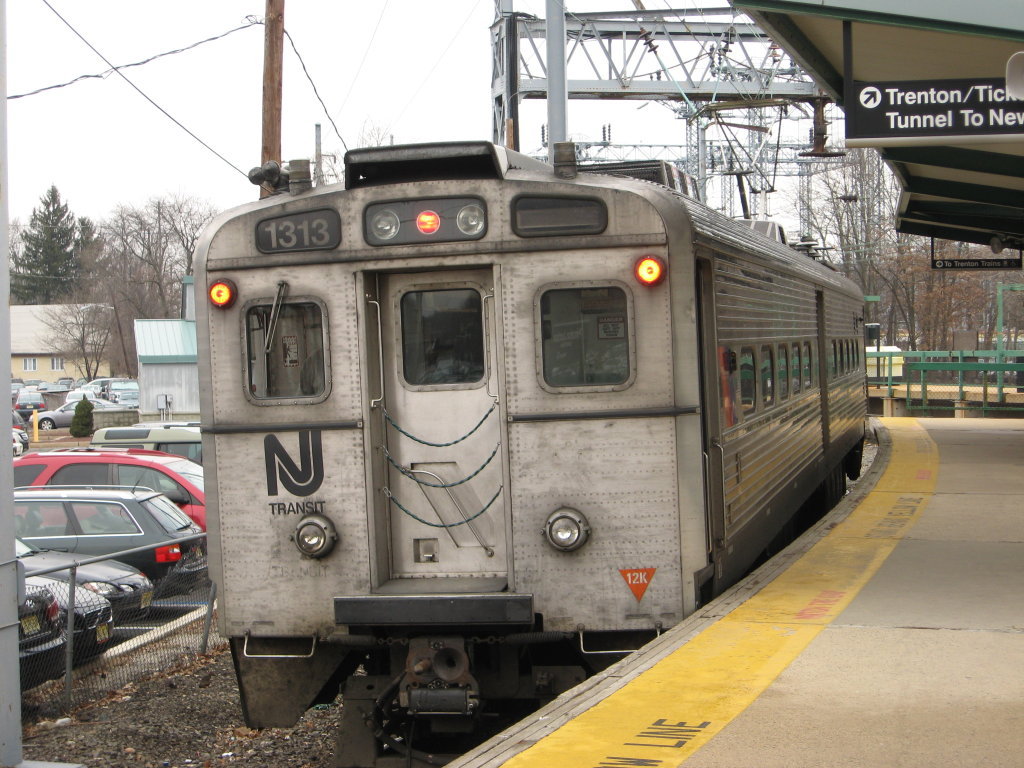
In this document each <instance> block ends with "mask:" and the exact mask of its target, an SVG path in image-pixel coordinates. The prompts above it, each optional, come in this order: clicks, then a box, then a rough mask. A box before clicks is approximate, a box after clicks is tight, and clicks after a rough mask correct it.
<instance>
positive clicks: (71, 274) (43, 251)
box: [11, 186, 96, 304]
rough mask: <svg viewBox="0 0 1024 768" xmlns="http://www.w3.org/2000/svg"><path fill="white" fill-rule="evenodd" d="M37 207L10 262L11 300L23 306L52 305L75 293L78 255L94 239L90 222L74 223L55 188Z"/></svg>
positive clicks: (94, 234) (86, 220)
mask: <svg viewBox="0 0 1024 768" xmlns="http://www.w3.org/2000/svg"><path fill="white" fill-rule="evenodd" d="M40 203H41V207H40V208H33V209H32V218H31V220H30V222H29V225H28V228H27V229H26V230H25V231H24V232H22V234H21V242H22V249H21V253H18V254H15V255H14V258H13V264H12V267H13V268H12V270H11V296H12V299H14V301H16V302H18V303H22V304H55V303H57V301H58V300H59V299H61V298H63V297H66V296H68V295H69V294H70V293H71V292H72V291H74V289H75V287H76V285H77V281H78V277H79V274H80V272H81V265H80V263H79V259H78V255H79V253H80V252H81V250H82V249H83V248H88V247H90V246H91V245H92V244H93V241H94V240H95V239H96V232H95V227H94V226H93V224H92V222H90V221H89V220H88V219H80V220H79V221H76V220H75V217H74V215H72V213H71V212H70V211H69V210H68V206H67V205H66V204H65V203H63V202H62V201H61V199H60V192H58V191H57V188H56V187H53V186H51V187H50V189H49V190H48V191H47V193H46V194H45V195H43V197H42V198H40Z"/></svg>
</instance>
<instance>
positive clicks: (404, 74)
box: [7, 0, 693, 223]
mask: <svg viewBox="0 0 1024 768" xmlns="http://www.w3.org/2000/svg"><path fill="white" fill-rule="evenodd" d="M47 3H48V4H49V5H48V4H47ZM659 5H660V6H661V7H668V4H667V3H665V2H664V0H660V2H653V1H652V0H649V2H648V3H647V7H648V8H655V7H659ZM680 5H682V6H683V7H688V6H691V5H693V3H692V2H685V3H673V5H672V7H680ZM51 6H52V8H53V9H54V10H56V11H57V13H59V14H60V16H62V17H63V19H64V20H66V22H67V24H65V22H64V21H62V20H61V18H58V16H57V14H56V13H54V10H51ZM566 6H567V8H568V9H569V10H570V11H599V10H621V9H626V8H631V7H632V3H631V2H630V0H611V1H608V0H587V1H586V2H572V1H571V0H570V1H569V2H567V3H566ZM515 9H516V10H517V11H523V12H527V13H533V14H535V15H537V16H540V17H543V16H544V15H545V2H544V0H516V4H515ZM265 11H266V5H265V0H201V1H200V0H177V1H176V2H173V3H171V2H159V1H157V0H145V1H142V0H47V2H44V1H43V0H15V2H8V3H7V74H8V82H7V93H8V102H7V115H8V157H9V185H10V186H9V191H10V195H9V217H10V219H11V220H12V221H13V220H15V219H18V220H20V221H21V222H22V223H27V221H28V219H29V216H30V214H31V211H32V209H33V208H34V207H37V206H38V204H39V199H40V197H41V196H42V195H43V194H44V193H45V192H46V190H47V189H48V188H49V187H50V185H51V184H52V185H56V187H57V188H58V190H60V193H61V195H62V197H63V199H64V200H65V202H67V203H68V205H69V207H70V208H71V210H72V212H74V213H75V214H76V215H78V216H88V217H90V218H92V219H94V220H98V219H102V218H105V217H107V216H109V215H110V214H111V213H112V212H113V210H114V208H115V207H116V206H118V205H123V204H127V205H142V204H144V203H145V202H146V201H147V200H149V199H151V198H154V197H162V196H171V195H183V196H190V197H196V198H199V199H201V200H206V201H208V202H210V203H211V204H213V205H214V206H215V207H216V208H219V209H222V208H228V207H231V206H234V205H238V204H241V203H245V202H248V201H250V200H252V199H255V198H256V197H257V191H256V188H255V187H253V186H252V185H251V184H250V183H249V181H248V179H247V178H246V177H245V173H246V172H248V170H249V169H250V168H252V167H253V166H256V165H259V162H260V144H261V108H262V77H263V42H264V27H263V26H262V25H260V24H251V25H250V22H248V21H247V17H252V18H255V19H259V20H262V18H263V15H264V13H265ZM493 20H494V3H493V0H443V2H427V1H426V0H360V2H355V1H354V0H336V1H332V2H323V1H322V0H317V1H316V2H314V1H313V0H287V2H286V3H285V28H286V30H287V31H288V34H289V35H290V36H291V40H292V41H293V42H294V44H295V48H296V49H297V50H298V54H299V56H301V58H302V60H303V61H304V62H305V66H306V69H307V70H308V72H309V79H307V76H306V74H305V73H304V72H303V69H302V66H301V64H300V62H299V58H298V56H297V55H296V52H295V50H293V49H292V46H291V44H290V43H289V42H288V40H287V39H286V41H285V55H284V89H283V90H284V107H283V113H284V114H283V120H282V154H283V156H284V158H283V159H285V160H288V159H291V158H298V157H310V158H311V157H312V155H313V152H314V146H315V142H314V137H315V127H314V126H315V124H316V123H320V124H321V126H322V128H321V130H322V137H323V139H322V143H323V148H324V151H325V152H328V153H337V154H341V153H343V152H344V149H343V146H342V139H343V140H344V142H345V143H346V144H347V145H348V147H349V148H354V147H357V146H360V136H361V135H362V134H363V133H364V131H365V129H366V127H371V128H373V129H375V130H377V131H384V132H386V134H387V135H391V136H393V137H394V141H395V143H409V142H419V141H443V140H457V139H474V140H481V139H482V140H490V138H491V96H490V84H491V48H490V45H491V44H490V32H489V29H490V26H491V24H492V22H493ZM69 25H70V26H69ZM72 27H73V29H74V31H72V29H71V28H72ZM238 27H245V28H243V29H241V30H239V31H235V32H231V33H230V34H226V33H228V32H230V30H233V29H236V28H238ZM76 33H77V34H76ZM225 34H226V36H224V37H221V38H220V39H217V40H214V41H212V42H207V43H204V44H202V45H199V46H198V47H196V48H194V49H191V50H187V51H184V52H182V53H177V54H174V55H167V56H162V57H160V58H157V59H155V60H154V61H151V62H149V63H146V64H143V65H140V66H135V67H130V68H127V69H125V70H123V71H124V74H125V75H126V76H127V77H128V78H129V79H130V80H131V81H132V82H133V83H134V84H135V85H136V86H137V87H138V89H139V90H140V91H142V92H143V93H144V94H145V97H144V96H143V95H141V94H140V93H139V92H138V91H137V90H135V89H134V88H133V87H132V86H131V85H129V84H128V83H126V82H125V81H124V80H123V79H122V78H121V77H119V76H118V75H117V74H108V75H107V76H106V77H103V78H95V77H88V78H87V79H83V80H79V81H78V82H75V83H73V84H70V85H66V86H64V87H59V88H51V89H49V90H45V91H42V92H40V93H37V94H35V95H27V96H23V97H21V98H12V97H15V96H18V95H20V94H27V93H29V92H31V91H35V90H37V89H41V88H48V87H50V86H54V85H60V84H62V83H67V82H69V81H72V80H75V79H76V78H80V77H82V76H89V75H96V74H99V73H102V72H104V71H105V70H107V69H108V65H107V64H106V63H105V62H104V60H103V59H102V58H100V57H99V56H98V55H97V53H95V52H93V51H92V50H91V49H90V48H89V46H88V45H87V44H86V42H84V41H83V39H82V38H84V40H85V41H88V43H89V45H91V46H93V47H94V48H95V49H96V50H97V51H98V52H99V53H100V54H102V55H103V56H104V57H105V58H106V59H107V60H108V61H109V62H111V63H113V64H115V65H125V64H129V63H135V62H141V61H143V60H146V59H149V58H150V57H153V56H157V55H159V54H165V53H167V52H170V51H175V50H178V49H182V48H186V47H188V46H192V45H194V44H196V43H198V42H200V41H203V40H206V39H207V38H213V37H218V36H222V35H225ZM79 35H80V36H81V37H79ZM310 79H311V80H312V84H311V83H310ZM314 85H315V87H316V89H317V91H318V92H319V94H320V98H321V99H323V102H324V104H326V106H327V110H328V112H327V113H325V111H324V108H323V107H322V106H321V105H320V103H319V102H318V101H317V98H316V96H315V94H314V91H313V86H314ZM146 97H148V98H149V99H151V100H152V101H153V102H155V104H156V105H158V106H159V108H160V109H158V108H157V107H156V106H154V105H153V104H152V103H150V102H149V101H147V98H146ZM605 104H607V103H605ZM641 104H642V102H640V103H637V102H633V103H631V104H628V105H625V106H624V107H623V105H617V106H616V107H611V106H609V107H608V108H609V109H610V108H615V109H619V110H620V112H621V111H622V110H623V109H624V110H625V111H626V115H627V117H626V118H624V119H625V120H626V122H628V117H629V115H630V114H637V111H638V109H639V108H640V105H641ZM595 108H597V110H598V111H595ZM601 109H602V107H601V106H600V105H596V104H595V103H593V102H591V103H589V104H587V105H583V104H581V103H580V102H572V103H571V104H570V114H569V130H570V133H571V134H573V135H574V136H577V137H586V138H590V139H594V140H598V139H600V133H601V125H602V123H603V122H605V121H606V119H607V118H606V116H605V115H604V114H603V113H602V112H601V111H600V110H601ZM160 110H163V111H164V112H166V113H167V114H164V113H163V112H161V111H160ZM543 110H544V106H543V102H530V103H529V105H528V109H527V113H526V114H525V115H524V119H523V123H522V130H523V133H522V140H523V146H524V149H532V148H535V147H539V146H540V122H541V121H543V117H544V113H543ZM588 110H589V111H588ZM328 115H329V116H328ZM531 115H533V116H534V117H532V118H531ZM172 118H173V120H177V121H178V122H180V123H181V124H182V125H183V126H184V127H185V128H187V129H188V130H189V131H191V132H192V133H193V134H195V137H196V138H193V136H190V135H189V134H188V133H186V131H185V130H183V129H182V128H181V127H179V126H178V125H176V124H175V123H174V121H173V120H172ZM642 118H643V119H642V120H639V121H637V122H638V123H639V125H640V126H643V127H642V128H640V129H638V130H639V133H635V134H633V135H630V133H629V129H628V128H627V127H626V122H623V123H622V127H621V129H620V130H619V131H618V132H617V134H616V137H615V138H616V141H620V142H626V141H634V142H641V141H663V140H667V138H666V137H668V136H670V135H675V136H676V139H675V140H678V141H680V142H682V139H683V136H682V133H683V126H682V124H681V123H680V122H679V121H674V120H673V118H672V116H671V114H670V113H669V112H668V110H666V109H664V108H663V107H659V106H657V105H648V108H647V109H646V111H645V112H644V113H642ZM655 118H656V119H655ZM331 119H333V121H334V123H335V124H336V125H337V129H338V132H339V133H340V135H341V138H339V136H338V134H337V133H336V132H335V129H334V127H333V126H332V124H331ZM531 121H532V122H531ZM655 123H656V124H657V126H658V127H657V130H656V129H655ZM640 134H646V135H640ZM200 141H201V142H203V143H205V144H206V145H208V146H209V147H210V148H211V149H212V150H214V151H215V152H216V153H217V154H219V155H220V156H221V157H222V158H223V159H221V157H218V156H217V154H214V152H213V151H211V150H210V149H207V148H205V147H204V146H203V144H202V143H200ZM339 160H340V158H339Z"/></svg>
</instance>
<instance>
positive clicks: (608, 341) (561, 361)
mask: <svg viewBox="0 0 1024 768" xmlns="http://www.w3.org/2000/svg"><path fill="white" fill-rule="evenodd" d="M540 335H541V353H542V358H543V371H542V374H543V377H544V383H545V384H547V385H548V386H551V387H596V386H609V385H617V384H625V383H626V382H627V381H628V380H629V378H630V373H631V370H630V349H629V323H628V305H627V300H626V292H625V291H624V290H623V289H621V288H615V287H612V286H602V287H598V288H562V289H557V290H549V291H545V292H544V293H542V294H541V297H540Z"/></svg>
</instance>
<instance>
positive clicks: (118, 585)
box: [14, 538, 153, 623]
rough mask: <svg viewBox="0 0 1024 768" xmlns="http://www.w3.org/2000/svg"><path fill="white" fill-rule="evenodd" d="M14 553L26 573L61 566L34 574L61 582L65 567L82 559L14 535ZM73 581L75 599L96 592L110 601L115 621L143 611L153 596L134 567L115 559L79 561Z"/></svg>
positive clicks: (150, 585) (137, 615) (134, 617)
mask: <svg viewBox="0 0 1024 768" xmlns="http://www.w3.org/2000/svg"><path fill="white" fill-rule="evenodd" d="M14 553H15V555H16V556H17V558H18V559H19V560H20V561H21V562H22V564H23V565H24V566H25V572H26V573H27V574H28V575H30V576H31V575H32V574H33V573H35V572H38V571H43V570H48V569H50V568H56V567H61V568H64V569H65V570H60V571H54V572H52V573H47V574H44V575H43V576H42V577H38V578H47V579H57V580H59V581H61V582H67V580H68V576H69V574H70V571H69V570H66V569H68V568H70V567H71V566H72V565H74V564H75V563H76V562H78V561H79V560H84V559H85V558H84V557H83V556H82V555H71V554H68V553H67V552H57V551H54V550H52V549H40V548H39V547H36V546H33V545H32V544H29V543H28V542H25V541H22V540H21V539H18V538H16V539H15V540H14ZM75 581H76V582H77V583H78V586H79V587H81V589H79V590H78V591H77V592H76V593H75V602H76V603H77V602H79V601H85V600H88V599H89V596H90V595H99V596H100V597H103V598H105V599H106V600H109V601H110V605H111V607H112V609H113V612H114V618H115V619H116V621H117V622H118V623H121V622H124V621H131V620H134V619H137V618H139V617H140V616H142V615H144V614H145V613H146V612H147V611H148V610H149V605H150V603H151V602H152V600H153V582H151V581H150V580H149V579H148V578H147V577H146V575H145V574H144V573H142V572H141V571H139V570H138V569H137V568H134V567H132V566H130V565H128V564H127V563H122V562H119V561H117V560H104V561H103V562H101V563H90V564H89V565H80V566H78V568H77V569H76V571H75ZM58 597H59V595H58Z"/></svg>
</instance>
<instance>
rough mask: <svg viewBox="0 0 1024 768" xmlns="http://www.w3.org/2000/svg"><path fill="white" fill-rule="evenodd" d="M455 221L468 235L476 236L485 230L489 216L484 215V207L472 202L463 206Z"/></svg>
mask: <svg viewBox="0 0 1024 768" xmlns="http://www.w3.org/2000/svg"><path fill="white" fill-rule="evenodd" d="M455 223H456V225H458V227H459V231H460V232H461V233H462V234H464V235H465V236H466V237H476V236H477V235H479V234H480V233H481V232H483V231H484V225H485V224H486V223H487V218H486V217H485V216H484V209H483V208H481V207H480V206H479V205H477V204H476V203H472V204H470V205H465V206H463V207H462V210H460V211H459V215H458V216H456V217H455Z"/></svg>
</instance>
